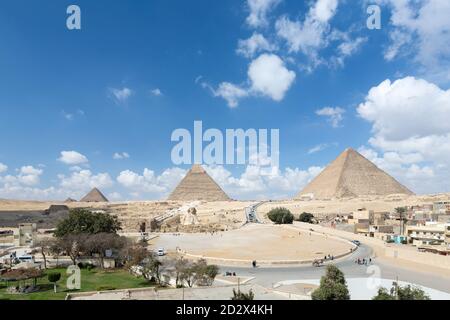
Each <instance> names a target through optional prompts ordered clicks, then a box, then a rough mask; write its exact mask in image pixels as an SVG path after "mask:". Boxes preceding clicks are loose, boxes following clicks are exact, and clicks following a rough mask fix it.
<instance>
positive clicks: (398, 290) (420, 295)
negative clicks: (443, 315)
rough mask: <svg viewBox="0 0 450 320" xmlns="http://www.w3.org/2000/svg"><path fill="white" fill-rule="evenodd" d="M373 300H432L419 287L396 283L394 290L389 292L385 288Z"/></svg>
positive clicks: (379, 290) (393, 285) (393, 286)
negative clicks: (403, 285)
mask: <svg viewBox="0 0 450 320" xmlns="http://www.w3.org/2000/svg"><path fill="white" fill-rule="evenodd" d="M372 300H409V301H412V300H430V297H429V296H428V295H427V294H426V293H425V291H423V290H422V289H421V288H419V287H412V286H411V285H407V286H405V287H402V286H399V285H398V284H397V283H396V282H394V283H393V284H392V288H391V289H390V291H388V290H387V289H385V288H380V289H378V294H377V295H376V296H375V297H373V298H372Z"/></svg>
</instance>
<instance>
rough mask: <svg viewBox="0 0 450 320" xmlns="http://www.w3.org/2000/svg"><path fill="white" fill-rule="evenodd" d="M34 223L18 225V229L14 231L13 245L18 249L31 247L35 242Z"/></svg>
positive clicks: (35, 228)
mask: <svg viewBox="0 0 450 320" xmlns="http://www.w3.org/2000/svg"><path fill="white" fill-rule="evenodd" d="M36 233H37V227H36V223H22V224H19V229H15V230H14V245H16V246H18V247H26V246H29V247H31V246H33V244H34V243H35V241H36Z"/></svg>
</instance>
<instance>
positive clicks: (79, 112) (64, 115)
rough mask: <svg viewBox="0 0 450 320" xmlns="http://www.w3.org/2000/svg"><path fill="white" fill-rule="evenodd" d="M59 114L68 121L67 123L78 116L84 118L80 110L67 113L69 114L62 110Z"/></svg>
mask: <svg viewBox="0 0 450 320" xmlns="http://www.w3.org/2000/svg"><path fill="white" fill-rule="evenodd" d="M61 113H62V116H63V117H64V118H65V119H66V120H69V121H72V120H74V119H75V117H76V116H80V117H81V116H84V111H83V110H81V109H78V110H77V111H76V113H69V112H66V111H64V110H63V111H62V112H61Z"/></svg>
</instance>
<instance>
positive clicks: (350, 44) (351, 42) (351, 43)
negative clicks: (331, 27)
mask: <svg viewBox="0 0 450 320" xmlns="http://www.w3.org/2000/svg"><path fill="white" fill-rule="evenodd" d="M347 36H348V35H347ZM367 39H368V38H367V37H358V38H356V39H349V38H348V39H347V40H345V41H344V42H342V43H341V44H340V45H338V48H337V51H338V52H337V57H335V61H336V62H337V63H338V64H339V65H340V66H343V65H344V60H345V59H346V58H347V57H350V56H352V55H354V54H355V53H357V52H358V51H359V50H360V49H361V47H362V45H363V44H364V43H366V42H367Z"/></svg>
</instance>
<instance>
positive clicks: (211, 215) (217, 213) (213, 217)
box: [0, 194, 450, 232]
mask: <svg viewBox="0 0 450 320" xmlns="http://www.w3.org/2000/svg"><path fill="white" fill-rule="evenodd" d="M449 200H450V194H438V195H420V196H405V195H391V196H387V197H360V198H354V199H337V200H329V201H325V200H312V201H298V200H295V201H294V200H280V201H270V202H266V203H264V204H263V205H262V206H260V207H259V208H258V213H259V217H260V218H262V219H264V217H265V214H266V213H267V212H269V211H270V210H271V209H273V208H276V207H286V208H288V209H289V210H291V212H292V213H294V214H296V215H298V214H301V213H302V212H311V213H314V214H315V215H316V216H318V217H321V218H324V217H325V216H327V215H334V214H340V213H350V212H352V211H355V210H357V209H361V208H366V209H368V210H374V211H393V210H394V209H395V208H396V207H400V206H407V205H408V206H411V205H420V204H432V203H433V202H435V201H449ZM255 203H257V202H256V201H221V202H205V201H202V202H197V203H195V204H193V206H195V208H196V210H197V217H198V221H199V224H198V225H197V226H182V225H180V224H179V222H178V220H177V215H178V213H183V212H177V214H176V215H175V217H174V218H173V219H168V220H167V221H166V222H165V223H164V224H163V227H162V231H167V232H173V231H180V232H205V231H208V230H217V231H220V230H232V229H235V228H238V227H240V226H241V225H242V223H243V222H245V214H244V210H245V208H246V207H248V206H250V205H252V204H255ZM52 204H65V205H67V206H69V207H70V208H92V209H94V210H102V211H104V212H107V213H111V214H114V215H117V216H118V217H119V219H120V220H121V221H122V225H123V228H124V230H125V231H129V232H135V231H138V228H139V224H140V223H142V222H147V223H148V224H149V222H150V221H151V220H152V219H153V218H155V217H157V216H160V215H162V214H164V213H167V212H169V211H171V210H175V211H176V210H177V209H180V208H182V207H183V206H186V205H187V203H183V202H175V201H135V202H133V201H130V202H111V203H83V202H72V203H62V202H38V201H16V200H0V222H1V215H2V213H3V214H5V213H6V212H11V211H42V210H45V209H48V208H49V206H50V205H52ZM188 205H189V204H188ZM183 210H184V209H183ZM183 210H181V211H183Z"/></svg>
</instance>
